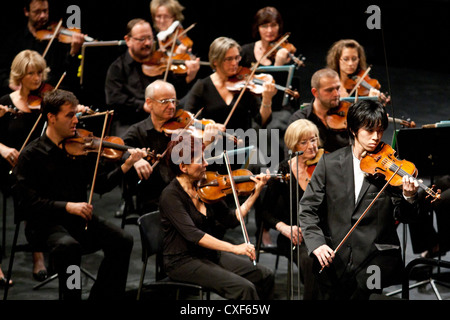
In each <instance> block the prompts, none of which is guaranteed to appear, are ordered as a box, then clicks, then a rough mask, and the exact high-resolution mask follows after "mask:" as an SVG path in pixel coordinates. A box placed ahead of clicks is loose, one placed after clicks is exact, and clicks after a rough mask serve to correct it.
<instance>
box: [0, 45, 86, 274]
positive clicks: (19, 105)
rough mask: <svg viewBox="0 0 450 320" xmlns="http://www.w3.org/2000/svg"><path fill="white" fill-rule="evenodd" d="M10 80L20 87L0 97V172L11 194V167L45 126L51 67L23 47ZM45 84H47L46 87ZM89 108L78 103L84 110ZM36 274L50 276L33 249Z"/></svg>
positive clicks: (4, 185)
mask: <svg viewBox="0 0 450 320" xmlns="http://www.w3.org/2000/svg"><path fill="white" fill-rule="evenodd" d="M10 70H11V71H10V77H9V81H10V83H11V86H12V87H15V88H18V89H17V90H15V91H13V92H11V93H8V94H5V95H4V96H2V97H0V155H1V158H0V176H1V179H0V181H1V188H2V191H3V192H4V194H5V195H10V193H11V192H10V188H11V175H10V172H11V169H12V168H13V167H14V166H15V165H16V163H17V160H18V158H19V154H20V151H21V150H22V148H23V147H24V146H25V144H26V143H28V142H31V141H32V140H33V139H35V138H37V137H39V136H40V135H41V133H42V130H43V127H44V122H45V121H44V120H43V119H39V116H40V114H41V112H40V111H41V109H40V107H41V100H42V96H43V94H44V93H45V92H44V91H45V90H47V91H48V90H50V89H48V88H47V84H46V80H47V73H48V67H47V63H46V61H45V59H44V58H43V57H42V56H41V55H40V54H39V53H38V52H36V51H33V50H23V51H21V52H20V53H18V54H17V56H16V57H15V58H14V60H13V62H12V64H11V68H10ZM42 88H45V90H44V89H42ZM87 109H88V108H86V107H85V106H82V105H78V106H77V111H78V112H81V113H84V112H86V110H87ZM33 278H34V279H36V280H38V281H43V280H45V279H46V278H47V270H46V267H45V263H44V256H43V254H42V253H41V252H34V253H33Z"/></svg>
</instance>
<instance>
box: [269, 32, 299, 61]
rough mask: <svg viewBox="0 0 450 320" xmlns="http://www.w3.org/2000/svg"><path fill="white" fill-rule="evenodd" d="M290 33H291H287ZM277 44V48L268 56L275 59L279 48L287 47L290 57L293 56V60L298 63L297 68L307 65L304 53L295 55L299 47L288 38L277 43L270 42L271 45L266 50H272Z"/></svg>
mask: <svg viewBox="0 0 450 320" xmlns="http://www.w3.org/2000/svg"><path fill="white" fill-rule="evenodd" d="M287 34H289V33H287ZM275 46H277V47H276V48H275V50H273V51H272V52H271V53H270V54H269V55H268V58H270V59H272V60H274V59H275V55H276V54H277V52H278V50H280V49H286V50H287V51H288V55H289V58H291V60H292V61H293V62H294V63H295V64H296V65H297V68H298V67H300V66H305V60H306V58H305V57H303V55H301V54H300V55H299V57H296V56H294V54H295V52H296V51H297V48H296V47H295V46H294V45H293V44H292V43H289V42H288V41H287V40H286V41H284V42H282V43H280V44H278V45H277V43H276V41H274V42H271V43H269V47H268V48H267V51H266V52H269V51H270V50H272V49H273V48H274V47H275Z"/></svg>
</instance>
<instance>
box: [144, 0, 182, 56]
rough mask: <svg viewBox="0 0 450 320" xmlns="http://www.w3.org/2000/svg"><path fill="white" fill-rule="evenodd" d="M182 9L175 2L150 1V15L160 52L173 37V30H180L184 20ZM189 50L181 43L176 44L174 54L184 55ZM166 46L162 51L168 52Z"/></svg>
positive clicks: (164, 0) (168, 0) (169, 47)
mask: <svg viewBox="0 0 450 320" xmlns="http://www.w3.org/2000/svg"><path fill="white" fill-rule="evenodd" d="M183 10H184V7H183V6H182V5H181V4H180V3H179V2H178V1H177V0H152V1H150V14H151V15H152V21H153V28H155V31H156V32H158V33H157V34H156V38H157V39H158V41H157V44H158V46H157V49H158V50H160V49H161V48H162V47H163V46H164V44H165V43H167V42H168V40H169V39H170V38H171V37H172V36H173V35H175V30H176V29H177V28H178V30H180V28H182V25H181V23H182V22H183V20H184V15H183ZM189 49H190V48H189V47H188V46H186V45H185V44H184V43H183V42H181V43H176V47H175V51H174V53H175V54H182V53H186V52H187V51H188V50H189ZM170 50H171V46H167V47H166V48H165V49H164V50H163V51H170Z"/></svg>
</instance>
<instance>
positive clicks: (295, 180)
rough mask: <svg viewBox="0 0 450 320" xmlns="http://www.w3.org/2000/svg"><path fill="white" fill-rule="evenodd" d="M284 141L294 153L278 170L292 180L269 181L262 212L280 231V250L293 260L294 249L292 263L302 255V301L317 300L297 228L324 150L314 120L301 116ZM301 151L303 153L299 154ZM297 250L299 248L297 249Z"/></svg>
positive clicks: (307, 256)
mask: <svg viewBox="0 0 450 320" xmlns="http://www.w3.org/2000/svg"><path fill="white" fill-rule="evenodd" d="M284 140H285V144H286V146H287V147H288V149H289V150H290V151H291V152H292V155H293V156H292V158H291V157H290V158H287V159H284V160H283V161H281V162H280V164H279V166H278V170H277V173H279V174H281V175H282V176H286V175H290V176H289V177H290V179H291V181H288V182H287V181H282V180H279V179H271V180H269V182H268V183H267V190H266V192H265V194H264V199H263V206H262V212H263V214H262V215H263V219H264V222H265V223H266V225H268V226H269V227H270V228H272V229H275V230H277V231H278V232H279V234H278V237H277V249H278V252H279V253H280V254H281V255H283V256H285V257H286V258H288V259H289V260H290V259H291V251H292V250H294V251H293V254H292V257H293V261H290V263H295V264H297V254H299V256H300V258H299V261H300V272H301V275H302V281H303V285H304V290H303V300H315V299H317V290H318V289H317V283H316V281H315V278H314V275H313V273H312V262H313V259H312V258H311V257H310V256H309V255H308V253H307V250H306V246H305V244H304V242H303V238H302V231H301V230H300V229H299V228H298V211H297V207H298V202H299V200H300V198H301V197H302V195H303V193H304V191H305V189H306V186H307V185H308V182H309V180H310V178H311V175H312V172H313V171H314V167H315V166H316V165H317V162H318V161H319V159H320V155H321V154H322V153H323V152H322V153H320V152H319V146H320V139H319V130H318V129H317V126H316V125H315V124H314V123H312V122H311V121H309V120H307V119H298V120H296V121H294V122H293V123H291V124H290V125H289V127H288V128H287V130H286V133H285V135H284ZM298 151H300V152H302V154H299V155H296V152H298ZM322 151H323V149H322ZM291 173H292V174H291ZM297 184H298V186H297ZM297 187H298V188H297ZM291 206H292V207H291ZM298 250H300V251H299V252H297V251H298Z"/></svg>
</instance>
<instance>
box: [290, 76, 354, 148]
mask: <svg viewBox="0 0 450 320" xmlns="http://www.w3.org/2000/svg"><path fill="white" fill-rule="evenodd" d="M340 87H341V82H340V80H339V75H338V74H337V72H336V71H334V70H332V69H328V68H325V69H320V70H318V71H316V72H315V73H314V74H313V76H312V78H311V92H312V94H313V96H314V99H313V101H312V103H311V104H310V105H308V106H306V107H304V108H302V109H300V110H298V111H296V112H295V113H293V114H292V116H291V117H290V119H289V122H288V125H289V124H291V123H292V122H294V121H295V120H298V119H308V120H311V121H312V122H313V123H314V124H315V125H316V126H317V127H318V128H319V135H320V139H321V140H322V142H323V147H324V149H325V151H326V152H332V151H335V150H337V149H339V148H341V147H344V146H348V145H349V143H350V140H349V136H348V133H347V130H334V129H331V128H330V127H329V126H328V124H327V121H326V116H327V112H328V111H329V110H330V109H332V108H335V107H338V106H339V103H340V101H339V99H340V94H339V89H340Z"/></svg>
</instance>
